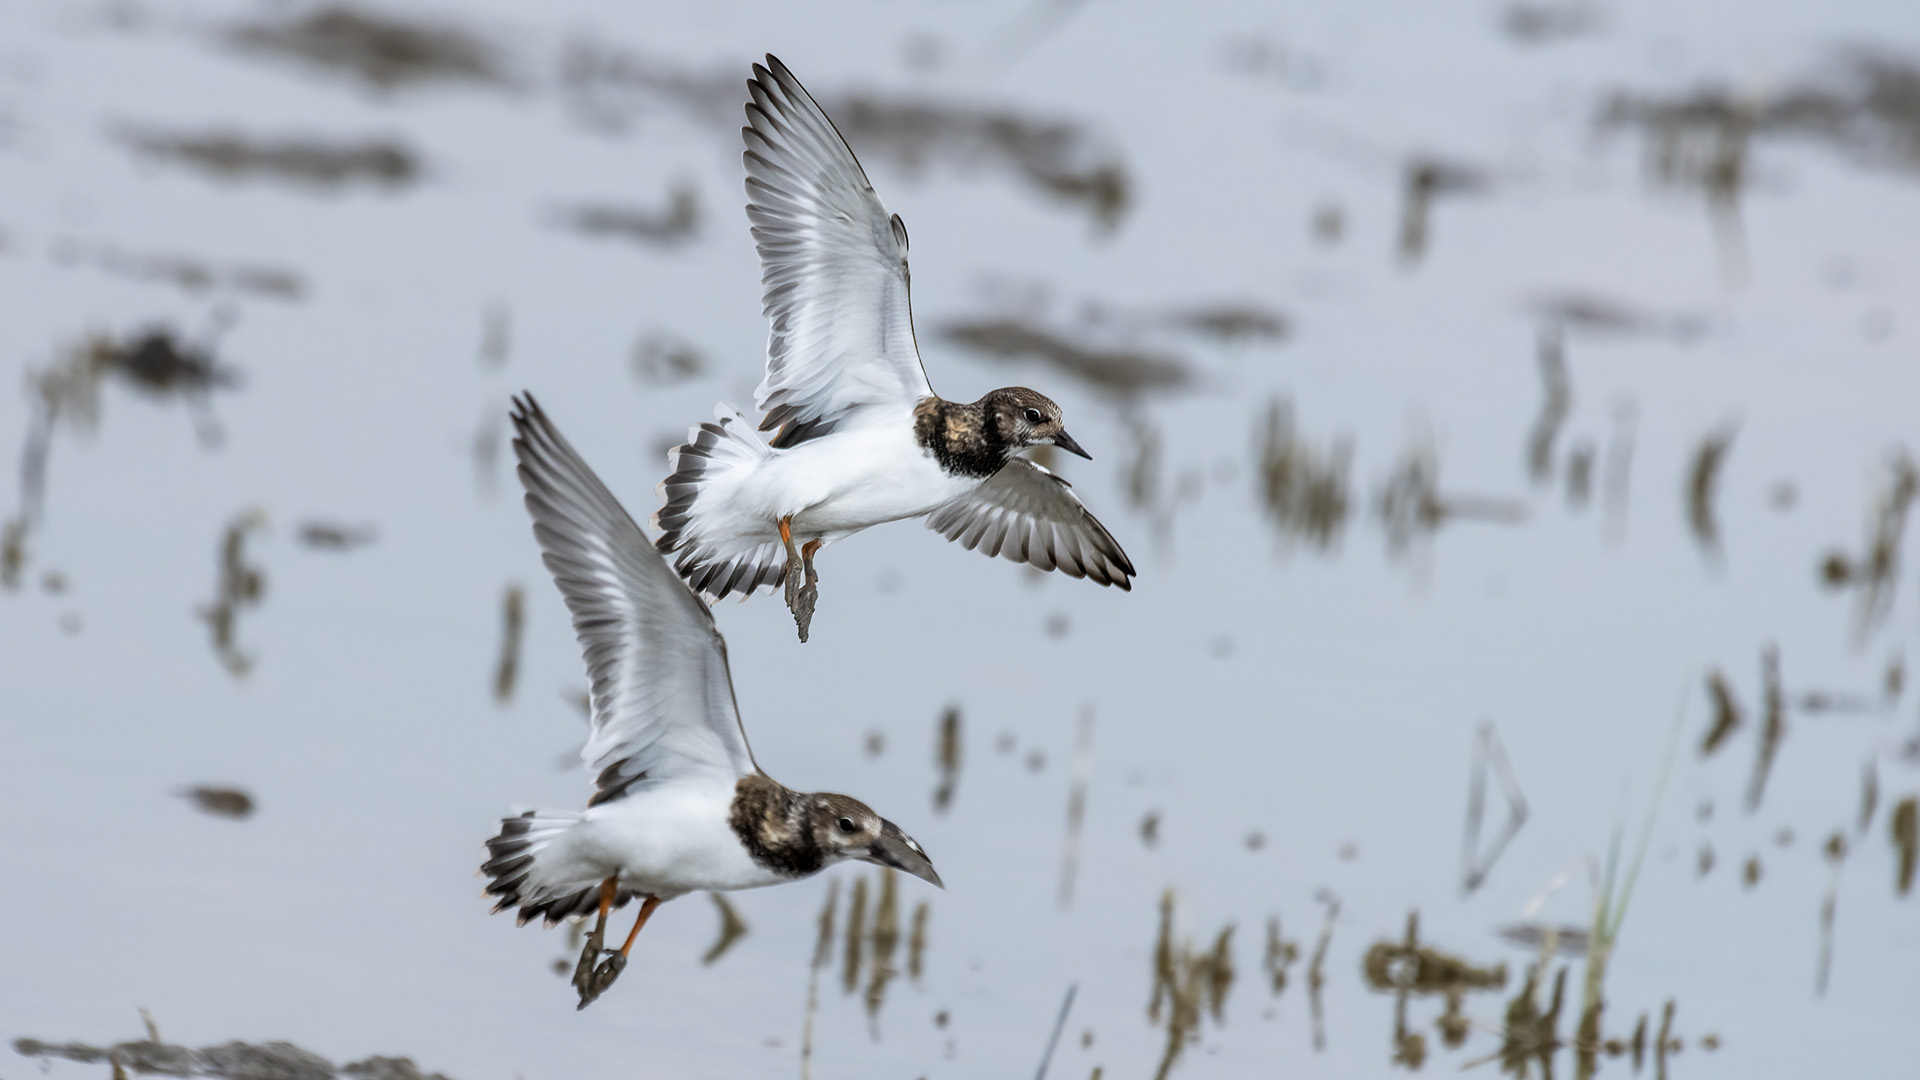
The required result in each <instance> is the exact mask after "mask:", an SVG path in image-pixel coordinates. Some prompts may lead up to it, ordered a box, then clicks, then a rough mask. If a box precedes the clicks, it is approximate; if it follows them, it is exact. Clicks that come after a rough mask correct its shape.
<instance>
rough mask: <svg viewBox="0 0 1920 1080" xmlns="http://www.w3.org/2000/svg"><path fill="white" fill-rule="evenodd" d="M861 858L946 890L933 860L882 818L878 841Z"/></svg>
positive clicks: (905, 835)
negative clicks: (934, 868) (935, 870)
mask: <svg viewBox="0 0 1920 1080" xmlns="http://www.w3.org/2000/svg"><path fill="white" fill-rule="evenodd" d="M863 857H864V858H865V859H866V861H868V862H870V863H878V864H879V865H881V866H891V867H893V868H894V869H895V870H900V871H903V872H905V873H908V874H912V875H913V876H914V877H917V878H919V879H920V880H921V881H924V882H927V883H928V884H930V885H932V886H934V887H935V888H937V889H944V888H946V885H945V884H944V883H942V882H941V880H940V875H939V874H936V873H934V870H933V860H932V859H929V858H927V853H926V852H925V851H922V850H921V849H920V845H919V844H918V843H917V842H915V841H914V839H913V837H911V836H908V835H907V834H906V833H903V832H901V831H900V826H898V825H895V824H894V823H893V822H891V821H887V820H886V819H884V818H882V819H881V821H880V839H878V840H875V841H874V842H873V844H872V845H871V846H870V847H868V848H867V853H866V855H865V856H863Z"/></svg>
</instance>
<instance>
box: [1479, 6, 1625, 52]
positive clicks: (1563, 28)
mask: <svg viewBox="0 0 1920 1080" xmlns="http://www.w3.org/2000/svg"><path fill="white" fill-rule="evenodd" d="M1605 25H1606V15H1605V13H1604V12H1603V11H1601V9H1600V5H1599V4H1598V3H1596V2H1594V0H1560V2H1558V3H1541V4H1529V3H1512V4H1508V5H1507V7H1506V10H1504V11H1502V12H1501V13H1500V29H1501V30H1502V31H1504V32H1505V33H1506V35H1507V37H1508V38H1510V39H1512V40H1513V41H1515V42H1517V43H1519V44H1522V45H1546V44H1550V43H1552V42H1556V41H1565V40H1568V39H1570V38H1577V37H1585V36H1586V35H1588V34H1595V33H1599V32H1600V30H1601V29H1602V28H1603V27H1604V26H1605Z"/></svg>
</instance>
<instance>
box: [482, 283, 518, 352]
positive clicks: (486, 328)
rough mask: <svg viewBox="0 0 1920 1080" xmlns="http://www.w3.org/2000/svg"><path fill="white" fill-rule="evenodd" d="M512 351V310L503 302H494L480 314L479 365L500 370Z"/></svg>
mask: <svg viewBox="0 0 1920 1080" xmlns="http://www.w3.org/2000/svg"><path fill="white" fill-rule="evenodd" d="M512 350H513V309H512V308H510V307H508V306H507V302H506V301H505V300H494V301H492V302H490V303H488V304H487V306H486V309H485V310H483V311H482V312H481V313H480V363H481V364H482V365H483V366H485V367H490V368H501V367H505V366H506V364H507V355H508V354H509V353H510V352H512Z"/></svg>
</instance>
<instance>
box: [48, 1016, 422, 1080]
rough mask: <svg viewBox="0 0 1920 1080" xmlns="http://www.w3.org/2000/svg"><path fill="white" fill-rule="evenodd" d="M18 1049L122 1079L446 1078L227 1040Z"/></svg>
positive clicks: (402, 1065)
mask: <svg viewBox="0 0 1920 1080" xmlns="http://www.w3.org/2000/svg"><path fill="white" fill-rule="evenodd" d="M151 1030H152V1029H151V1026H150V1027H149V1032H151ZM13 1049H14V1052H15V1053H18V1054H20V1055H21V1056H22V1057H30V1058H38V1059H39V1060H40V1062H41V1064H42V1065H43V1066H45V1065H50V1064H51V1063H52V1062H54V1061H72V1062H76V1063H79V1064H82V1065H97V1064H104V1065H107V1066H109V1067H110V1068H111V1070H112V1074H111V1075H112V1076H114V1077H116V1078H120V1080H124V1078H125V1077H126V1076H127V1075H129V1074H135V1073H137V1074H146V1075H158V1076H181V1077H188V1076H207V1077H214V1078H216V1080H268V1078H270V1080H447V1078H446V1077H445V1076H443V1075H441V1074H440V1073H423V1072H421V1071H420V1067H419V1066H417V1065H415V1064H414V1063H413V1061H412V1059H410V1058H395V1057H371V1058H367V1059H365V1060H364V1061H355V1062H351V1063H349V1064H346V1065H339V1066H336V1065H334V1064H333V1063H331V1062H329V1061H328V1060H327V1059H326V1058H323V1057H321V1056H320V1055H318V1054H315V1053H313V1052H312V1051H310V1050H304V1049H302V1048H300V1047H298V1046H295V1045H293V1044H292V1043H286V1042H266V1043H245V1042H228V1043H222V1044H220V1045H218V1046H203V1047H201V1048H200V1049H198V1050H195V1049H192V1048H191V1047H186V1046H179V1045H175V1044H172V1043H163V1042H161V1041H160V1040H158V1039H156V1038H151V1037H149V1038H146V1039H138V1040H134V1041H131V1042H123V1043H116V1044H114V1045H112V1046H91V1045H89V1044H87V1043H81V1042H70V1043H47V1042H42V1041H40V1040H39V1039H15V1040H14V1041H13Z"/></svg>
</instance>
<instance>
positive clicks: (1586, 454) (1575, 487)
mask: <svg viewBox="0 0 1920 1080" xmlns="http://www.w3.org/2000/svg"><path fill="white" fill-rule="evenodd" d="M1593 459H1594V448H1593V444H1592V443H1590V442H1587V441H1585V440H1582V441H1580V442H1577V443H1574V444H1573V445H1572V446H1571V447H1568V448H1567V507H1568V509H1571V510H1584V509H1586V506H1587V502H1588V500H1589V499H1591V498H1592V497H1593Z"/></svg>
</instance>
